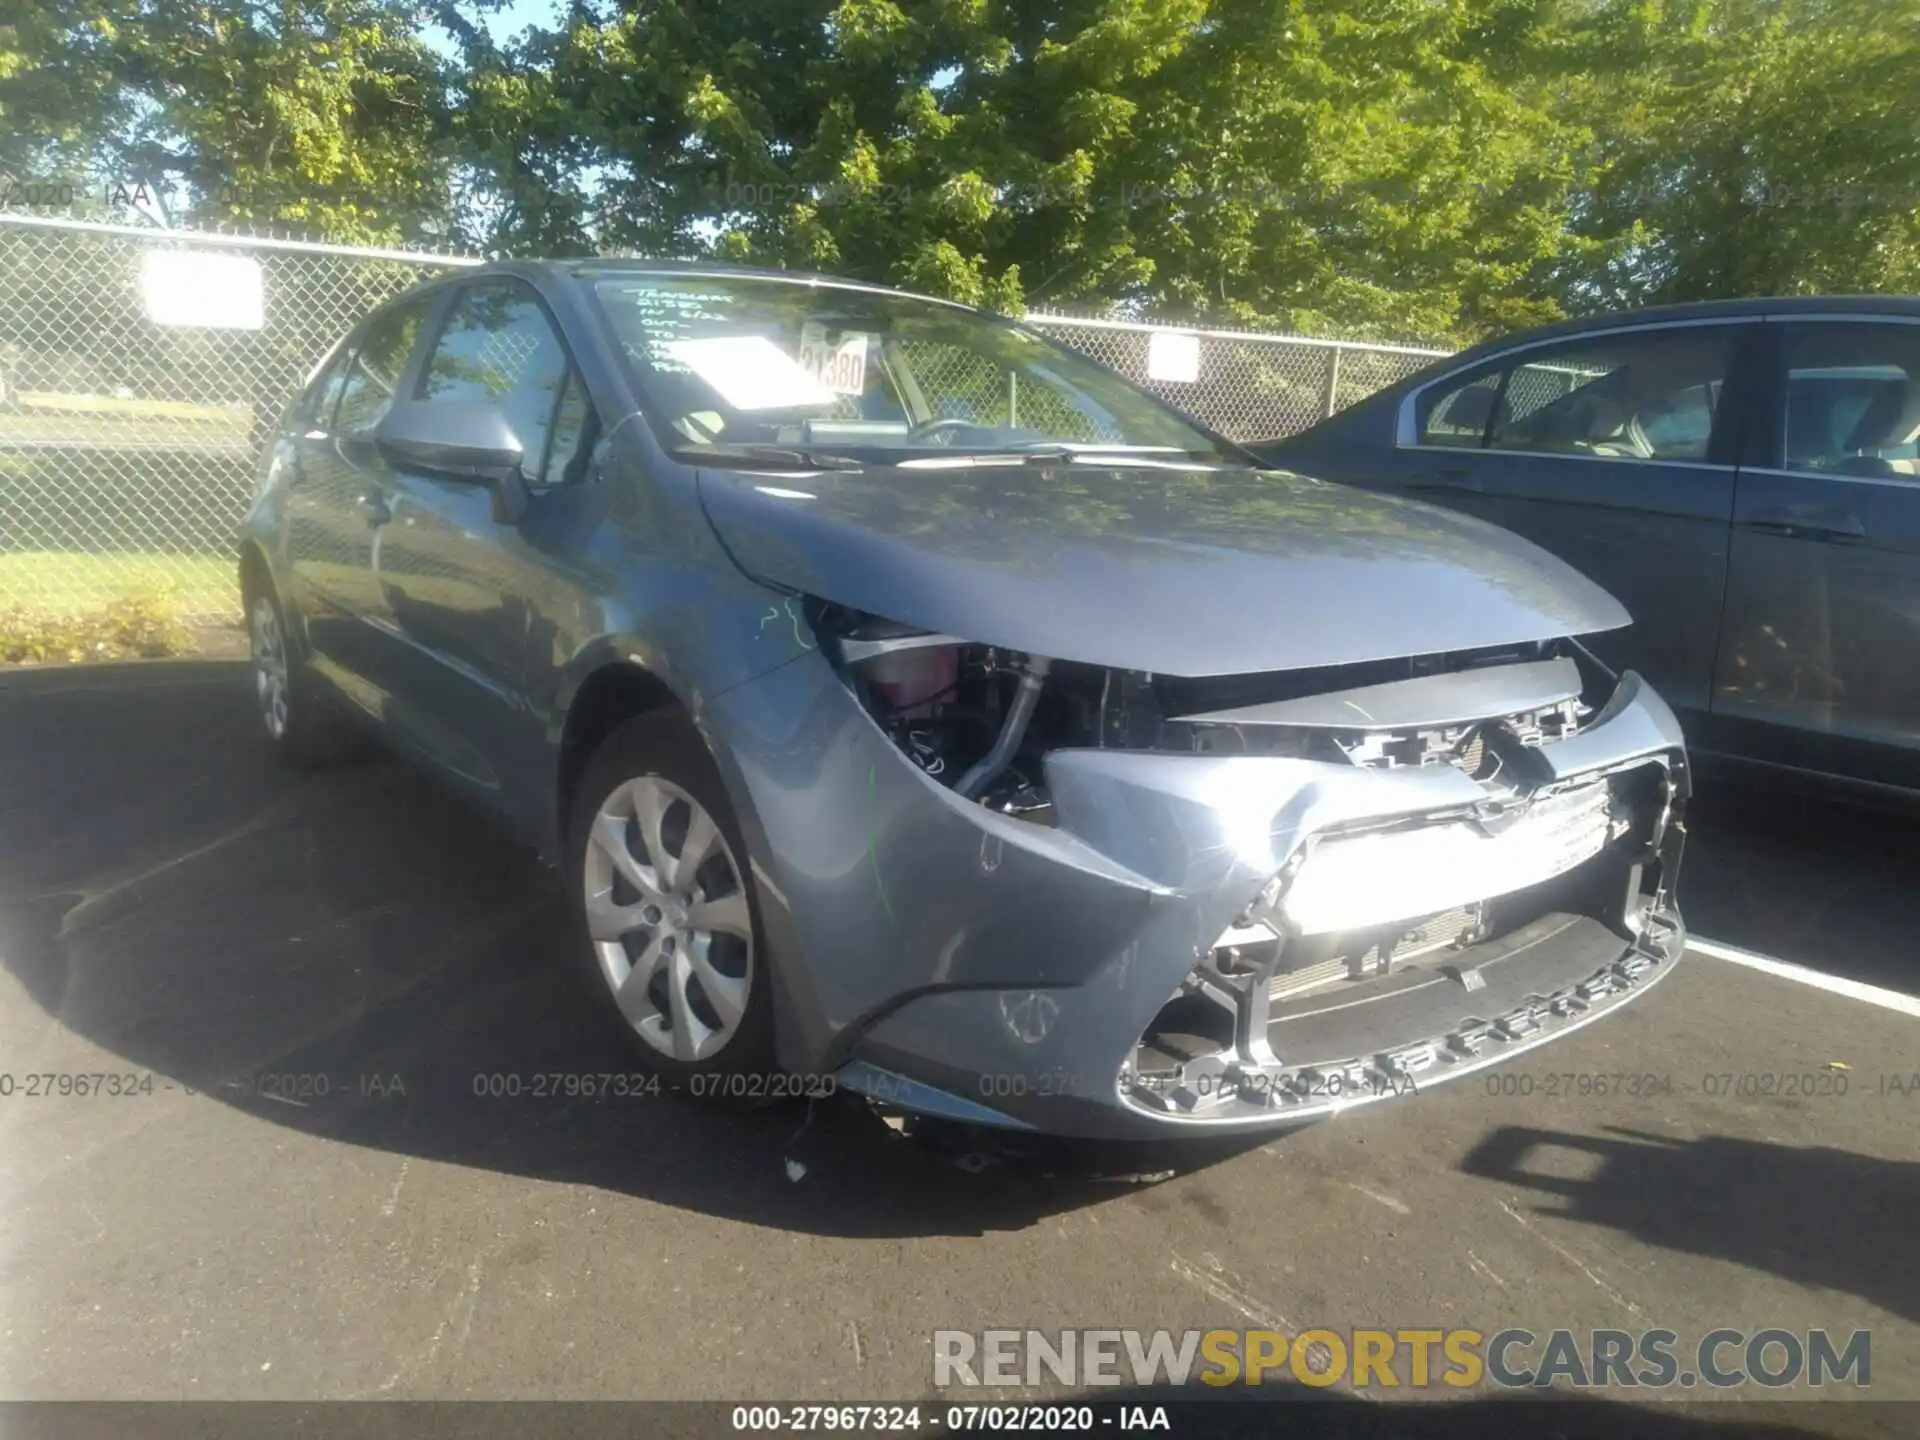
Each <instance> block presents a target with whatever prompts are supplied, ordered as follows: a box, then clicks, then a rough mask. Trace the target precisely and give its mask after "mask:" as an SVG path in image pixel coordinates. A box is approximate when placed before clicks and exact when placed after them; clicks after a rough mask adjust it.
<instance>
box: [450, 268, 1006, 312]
mask: <svg viewBox="0 0 1920 1440" xmlns="http://www.w3.org/2000/svg"><path fill="white" fill-rule="evenodd" d="M485 274H496V275H532V274H546V275H558V276H567V277H570V278H573V279H580V280H590V279H596V278H600V277H603V276H606V277H611V276H617V275H676V276H686V277H689V278H693V277H700V276H711V277H716V278H726V279H741V280H772V281H777V282H780V283H783V284H788V285H807V286H813V287H818V288H820V289H835V290H856V291H860V292H862V293H865V294H869V295H895V296H898V297H900V298H901V299H903V300H922V301H925V302H927V303H928V304H932V305H946V306H949V307H951V308H952V309H955V310H968V311H974V312H975V313H984V312H980V311H979V310H978V307H977V306H973V305H968V304H965V303H963V302H961V301H959V300H946V299H942V298H941V297H940V296H938V295H922V294H919V293H917V292H915V291H912V290H897V289H895V288H893V287H892V286H890V285H874V284H871V283H869V282H867V281H864V280H852V279H848V278H847V277H846V276H843V275H821V274H817V273H814V272H811V271H805V270H775V269H772V268H769V267H766V266H759V265H730V264H727V263H725V262H723V261H713V260H682V259H671V260H656V259H651V258H648V257H646V256H640V255H589V256H580V257H576V258H570V259H553V260H518V259H512V260H493V261H489V262H488V263H487V264H485V265H483V266H480V267H479V268H477V269H475V270H468V271H465V272H463V274H462V275H461V276H460V277H459V278H461V279H470V278H472V277H473V276H475V275H485Z"/></svg>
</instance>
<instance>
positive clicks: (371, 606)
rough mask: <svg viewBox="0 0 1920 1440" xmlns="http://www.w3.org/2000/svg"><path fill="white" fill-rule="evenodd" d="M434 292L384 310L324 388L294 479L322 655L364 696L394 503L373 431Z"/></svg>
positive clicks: (293, 506)
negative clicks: (387, 494) (377, 562)
mask: <svg viewBox="0 0 1920 1440" xmlns="http://www.w3.org/2000/svg"><path fill="white" fill-rule="evenodd" d="M431 298H432V297H431V296H415V297H409V298H407V299H405V300H402V301H400V302H399V303H397V304H395V305H393V306H391V307H390V308H388V309H386V310H384V311H381V312H379V313H378V314H376V315H374V316H373V317H372V318H371V319H370V320H368V321H367V322H365V323H364V324H363V325H362V326H361V327H360V329H359V331H358V333H357V334H356V336H355V337H354V338H353V339H352V340H351V341H350V342H349V343H348V344H347V345H346V346H344V347H343V348H342V350H341V352H340V355H339V357H338V358H337V360H336V361H335V362H334V365H333V367H332V368H331V369H330V370H329V372H328V374H327V375H326V377H325V378H324V380H323V383H322V385H321V387H320V389H319V391H318V392H317V395H316V403H315V407H314V411H313V413H312V414H311V415H310V416H309V417H308V420H309V423H308V425H307V428H306V429H305V430H304V432H303V433H302V434H301V436H300V438H299V440H298V441H297V445H298V456H297V464H298V470H297V472H296V474H295V476H294V478H293V480H292V482H291V483H290V485H289V488H288V499H287V545H288V554H289V558H290V559H291V561H292V564H293V572H294V576H295V580H296V583H297V584H298V586H299V588H300V592H301V599H302V602H303V604H302V609H303V611H304V613H305V615H306V622H307V639H308V643H309V644H310V645H311V647H312V649H313V652H314V655H315V659H316V661H317V662H318V663H319V665H320V667H321V668H322V669H323V670H324V671H325V672H326V673H328V675H329V676H330V677H331V678H332V679H334V680H335V682H336V683H338V684H340V685H341V687H342V688H343V689H346V690H347V691H349V693H351V694H353V695H355V697H356V698H359V699H361V700H362V701H363V702H370V701H371V697H370V696H369V695H368V694H367V693H366V692H367V686H368V684H369V683H370V682H371V676H372V671H373V667H374V664H375V661H376V659H377V647H375V646H373V645H372V644H371V637H370V636H369V635H368V633H367V627H368V624H369V623H370V622H375V621H377V620H378V618H379V615H380V613H381V611H382V609H383V602H382V599H381V596H380V591H379V587H378V585H376V584H375V582H374V574H373V566H374V559H375V552H376V546H377V544H378V541H379V535H380V529H381V527H382V525H383V524H384V523H385V515H386V506H385V503H384V496H383V480H382V476H381V468H380V465H379V457H378V456H377V455H376V454H375V453H374V450H373V443H372V432H373V427H374V425H376V424H378V423H379V420H380V417H381V416H383V415H384V414H386V411H387V407H388V406H389V405H391V404H392V402H393V395H394V392H395V389H396V388H397V387H398V385H399V384H400V381H401V378H402V376H403V374H404V372H405V369H406V366H407V362H408V360H409V357H410V356H411V354H412V351H413V348H414V344H415V342H416V341H417V340H418V338H419V334H420V325H421V320H422V318H423V316H424V314H425V310H426V306H427V304H428V303H429V302H430V300H431Z"/></svg>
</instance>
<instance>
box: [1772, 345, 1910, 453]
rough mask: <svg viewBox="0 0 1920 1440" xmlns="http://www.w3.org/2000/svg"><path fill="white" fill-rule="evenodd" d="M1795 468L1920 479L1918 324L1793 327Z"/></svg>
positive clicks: (1790, 379)
mask: <svg viewBox="0 0 1920 1440" xmlns="http://www.w3.org/2000/svg"><path fill="white" fill-rule="evenodd" d="M1786 362H1787V375H1786V383H1787V395H1786V401H1787V403H1786V404H1785V405H1784V406H1782V407H1781V411H1782V418H1781V423H1782V425H1783V427H1784V434H1783V436H1782V439H1783V442H1784V444H1783V448H1782V453H1783V456H1784V461H1783V463H1784V464H1785V466H1786V468H1787V469H1789V470H1803V471H1811V472H1817V473H1825V474H1839V475H1865V476H1876V477H1879V478H1882V479H1904V480H1920V325H1885V324H1882V325H1876V324H1871V323H1866V322H1862V323H1859V324H1831V325H1815V324H1800V325H1793V326H1790V327H1788V330H1787V340H1786Z"/></svg>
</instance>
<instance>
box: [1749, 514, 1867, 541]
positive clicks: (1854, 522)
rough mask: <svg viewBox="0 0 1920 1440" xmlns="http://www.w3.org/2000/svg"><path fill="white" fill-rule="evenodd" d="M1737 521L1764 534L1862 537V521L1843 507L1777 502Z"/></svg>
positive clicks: (1851, 539)
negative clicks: (1833, 507) (1811, 506)
mask: <svg viewBox="0 0 1920 1440" xmlns="http://www.w3.org/2000/svg"><path fill="white" fill-rule="evenodd" d="M1740 523H1741V524H1742V525H1744V526H1746V527H1747V528H1748V529H1749V530H1759V531H1761V532H1763V533H1764V534H1768V535H1786V536H1791V537H1794V538H1796V539H1802V540H1846V541H1855V540H1864V539H1866V538H1867V527H1866V524H1865V523H1864V522H1863V521H1862V520H1861V519H1860V517H1859V516H1858V515H1855V514H1853V513H1852V512H1851V511H1846V510H1812V509H1808V508H1806V507H1804V506H1799V505H1781V506H1775V507H1771V508H1768V509H1764V510H1756V511H1754V512H1753V513H1752V514H1751V515H1747V516H1743V517H1742V518H1741V520H1740Z"/></svg>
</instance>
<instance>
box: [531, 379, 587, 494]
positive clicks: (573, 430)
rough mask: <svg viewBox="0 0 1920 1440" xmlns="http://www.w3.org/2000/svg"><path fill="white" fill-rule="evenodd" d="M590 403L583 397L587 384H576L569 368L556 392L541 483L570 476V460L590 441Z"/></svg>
mask: <svg viewBox="0 0 1920 1440" xmlns="http://www.w3.org/2000/svg"><path fill="white" fill-rule="evenodd" d="M592 420H593V406H592V405H591V404H590V403H589V402H588V400H587V387H586V386H585V385H583V384H581V383H580V372H579V371H577V370H574V371H569V372H568V374H567V381H566V384H565V386H564V387H563V388H562V389H561V391H560V405H559V408H558V409H556V410H555V411H554V416H553V443H552V444H551V445H550V446H548V447H547V463H546V467H545V469H544V470H542V471H541V474H540V483H541V484H542V485H564V484H565V483H566V482H567V481H568V480H570V479H572V478H573V476H574V473H575V472H574V469H573V466H574V462H575V461H576V460H578V459H579V458H580V455H581V452H582V451H583V450H584V449H585V447H586V446H587V445H588V444H589V443H591V431H592V428H593V425H592Z"/></svg>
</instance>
